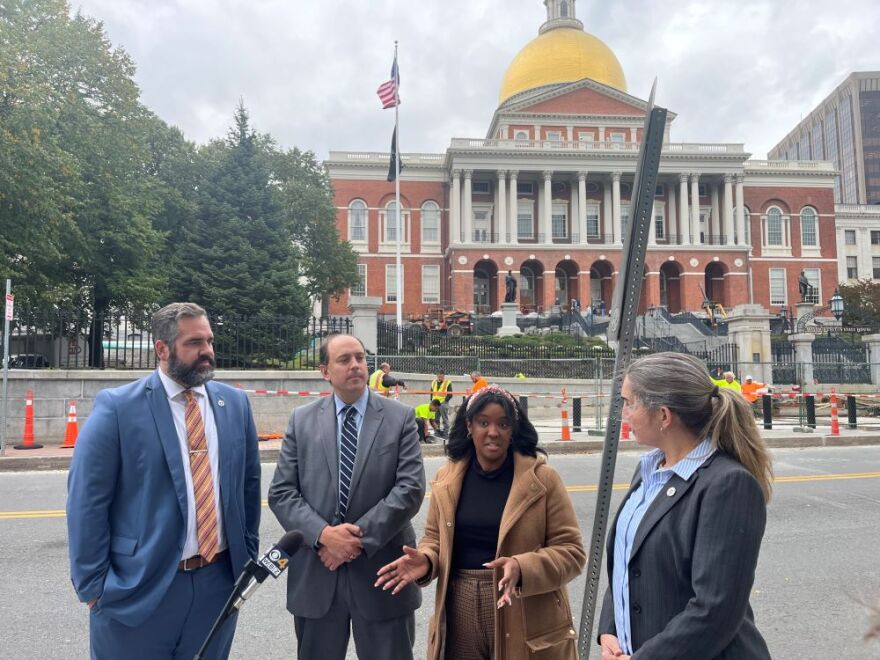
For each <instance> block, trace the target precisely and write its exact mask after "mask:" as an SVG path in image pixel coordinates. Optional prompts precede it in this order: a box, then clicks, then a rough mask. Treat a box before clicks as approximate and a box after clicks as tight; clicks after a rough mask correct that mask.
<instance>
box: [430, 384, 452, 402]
mask: <svg viewBox="0 0 880 660" xmlns="http://www.w3.org/2000/svg"><path fill="white" fill-rule="evenodd" d="M451 385H452V381H450V380H444V381H443V382H442V383H437V379H436V378H435V379H434V380H432V381H431V391H432V392H433V393H434V396H432V397H431V399H432V400H434V401H439V402H440V403H445V402H446V392H448V391H449V387H450V386H451ZM438 393H442V394H441V396H437V394H438Z"/></svg>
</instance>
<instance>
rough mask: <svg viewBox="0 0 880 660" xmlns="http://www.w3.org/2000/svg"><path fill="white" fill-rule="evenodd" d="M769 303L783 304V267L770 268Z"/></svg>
mask: <svg viewBox="0 0 880 660" xmlns="http://www.w3.org/2000/svg"><path fill="white" fill-rule="evenodd" d="M770 304H771V305H785V304H786V296H785V269H784V268H771V269H770Z"/></svg>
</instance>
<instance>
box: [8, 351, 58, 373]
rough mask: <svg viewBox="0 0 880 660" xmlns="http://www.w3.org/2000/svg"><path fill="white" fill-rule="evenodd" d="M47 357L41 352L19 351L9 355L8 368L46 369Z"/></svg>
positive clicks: (47, 365)
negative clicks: (16, 353) (17, 353)
mask: <svg viewBox="0 0 880 660" xmlns="http://www.w3.org/2000/svg"><path fill="white" fill-rule="evenodd" d="M49 366H50V365H49V358H48V357H46V356H45V355H43V354H42V353H21V354H19V355H10V356H9V368H10V369H48V368H49Z"/></svg>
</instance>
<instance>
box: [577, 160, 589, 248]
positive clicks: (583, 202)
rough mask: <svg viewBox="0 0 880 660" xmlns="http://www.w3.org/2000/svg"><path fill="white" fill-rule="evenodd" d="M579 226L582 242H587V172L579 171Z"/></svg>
mask: <svg viewBox="0 0 880 660" xmlns="http://www.w3.org/2000/svg"><path fill="white" fill-rule="evenodd" d="M578 227H580V230H579V231H580V234H581V243H582V244H586V242H587V173H586V172H578Z"/></svg>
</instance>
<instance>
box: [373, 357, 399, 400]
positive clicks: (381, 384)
mask: <svg viewBox="0 0 880 660" xmlns="http://www.w3.org/2000/svg"><path fill="white" fill-rule="evenodd" d="M398 385H400V387H404V388H405V387H406V383H404V382H403V381H402V380H400V379H398V378H395V377H394V376H392V375H391V365H390V364H388V363H387V362H383V363H382V364H380V365H379V368H378V369H376V371H374V372H373V375H372V376H370V389H371V390H375V391H376V392H379V393H380V394H382V395H384V396H388V393H389V392H390V391H391V388H392V387H396V386H398Z"/></svg>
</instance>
